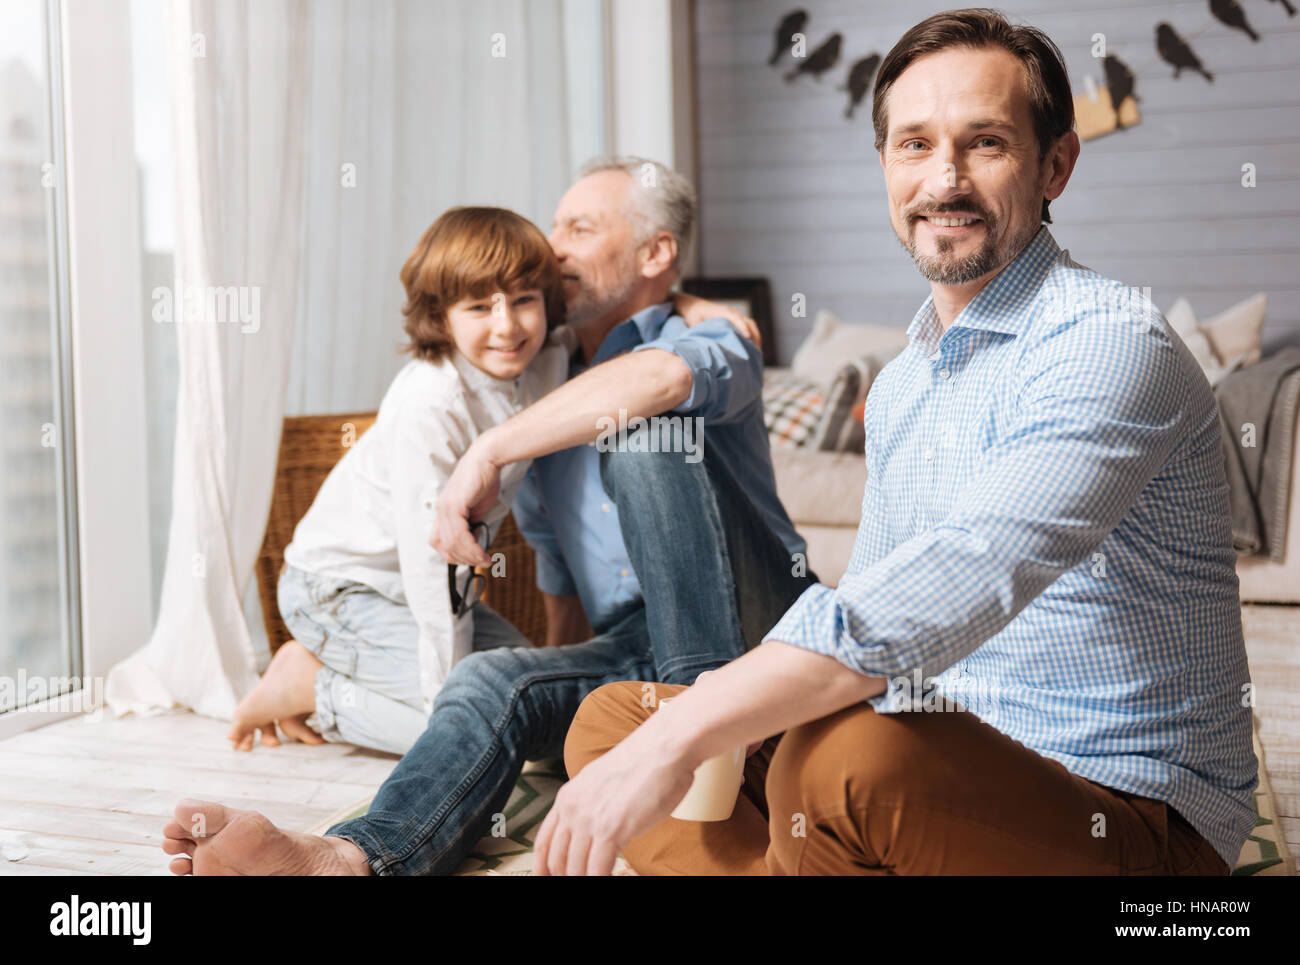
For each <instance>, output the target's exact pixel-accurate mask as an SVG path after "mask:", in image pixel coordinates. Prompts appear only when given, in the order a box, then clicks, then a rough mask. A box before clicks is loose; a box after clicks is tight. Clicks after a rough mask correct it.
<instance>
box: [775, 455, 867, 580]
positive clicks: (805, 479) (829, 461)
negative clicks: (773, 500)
mask: <svg viewBox="0 0 1300 965" xmlns="http://www.w3.org/2000/svg"><path fill="white" fill-rule="evenodd" d="M772 470H773V473H774V474H775V476H776V494H777V496H778V497H780V499H781V504H782V505H783V506H785V511H786V512H787V513H788V514H789V515H790V520H791V521H792V522H793V523H794V525H795V529H798V530H800V532H802V529H801V524H803V523H813V524H816V525H818V526H849V527H852V528H853V529H855V530H856V529H857V527H858V520H859V519H860V518H861V515H862V490H863V487H864V486H866V484H867V463H866V459H865V458H864V457H863V455H862V454H861V453H851V452H818V451H817V450H815V449H808V448H806V447H800V448H797V449H795V448H774V449H773V450H772ZM815 565H816V564H815V563H814V566H815Z"/></svg>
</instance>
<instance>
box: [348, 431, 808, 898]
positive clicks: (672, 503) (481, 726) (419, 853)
mask: <svg viewBox="0 0 1300 965" xmlns="http://www.w3.org/2000/svg"><path fill="white" fill-rule="evenodd" d="M601 480H602V482H603V484H604V487H605V490H606V492H607V493H608V494H609V496H610V497H611V498H612V499H613V500H614V501H615V503H616V505H617V506H618V515H619V521H620V524H621V526H622V530H623V538H624V540H625V542H626V544H627V549H628V555H629V558H630V559H631V560H632V565H633V567H634V568H635V569H636V574H637V578H638V580H639V582H640V584H641V588H642V591H643V596H644V604H643V606H642V607H640V608H638V609H636V610H634V611H632V612H631V613H629V614H628V615H626V616H624V617H623V618H622V619H621V620H620V621H619V622H618V623H617V624H616V625H614V626H612V627H609V628H605V629H603V632H601V633H599V634H598V635H597V636H596V637H595V638H593V639H592V640H589V641H587V642H586V643H579V644H573V645H571V646H566V647H542V648H532V647H502V648H498V649H493V650H485V651H482V652H476V653H472V654H470V655H469V656H468V657H466V658H465V659H463V660H462V661H461V662H460V663H459V664H457V665H456V666H455V667H454V668H453V669H452V672H451V674H450V675H449V676H448V678H447V682H446V684H445V685H444V686H443V689H442V691H441V692H440V693H439V695H438V697H437V699H436V700H435V701H434V705H433V713H432V714H431V715H430V717H429V722H428V727H427V728H426V729H425V731H424V733H423V734H422V735H421V736H420V739H419V740H418V741H416V743H415V746H414V747H412V748H411V750H410V751H409V752H408V753H407V754H406V756H405V757H403V758H402V760H401V762H400V763H399V764H398V765H397V767H396V768H395V769H394V770H393V773H392V774H391V775H390V776H389V778H388V780H387V781H385V782H384V785H383V786H382V787H381V788H380V789H379V792H378V794H376V796H375V800H374V803H373V804H372V805H371V807H370V812H369V813H368V814H366V815H365V816H364V817H361V818H355V819H353V820H350V821H344V822H342V823H341V824H336V825H334V827H332V828H330V829H329V830H328V831H327V832H326V834H329V835H334V836H337V837H341V838H346V839H348V840H349V841H351V842H353V843H354V844H356V845H357V846H358V847H359V848H361V850H362V851H363V852H365V854H366V857H367V859H368V860H369V862H370V867H371V870H373V871H374V872H375V873H376V874H410V875H425V874H449V873H451V872H453V871H455V870H456V868H457V867H458V866H459V865H460V863H461V861H462V860H463V859H464V858H465V856H466V855H467V854H469V852H470V851H471V850H473V848H474V846H475V845H476V844H477V843H478V841H479V839H480V838H482V837H483V835H484V834H486V833H487V832H488V830H489V829H490V828H491V827H492V824H493V817H494V815H497V814H499V813H502V812H504V811H505V806H506V802H507V800H508V799H509V797H510V792H511V791H512V790H513V788H514V785H515V781H516V780H517V779H518V777H519V773H520V771H521V770H522V769H523V766H524V764H525V762H527V761H530V760H538V759H543V758H551V757H560V756H562V754H563V748H564V738H565V736H566V734H567V733H568V729H569V725H570V723H572V721H573V717H574V714H575V713H576V712H577V709H578V705H579V704H580V703H582V700H583V698H584V697H586V696H587V694H589V693H591V692H592V691H593V690H595V689H596V688H597V687H599V686H601V685H602V684H606V683H611V682H613V681H616V680H653V681H659V682H662V683H679V684H690V683H692V682H693V681H694V680H695V678H696V676H698V675H699V674H700V673H701V672H702V671H704V670H709V669H712V668H715V667H719V666H722V665H723V664H725V663H727V662H728V661H731V660H733V659H735V658H736V657H739V656H740V655H742V654H743V653H744V652H745V651H746V650H748V649H750V648H751V647H753V646H755V645H756V644H757V643H758V642H759V641H760V640H761V638H762V636H763V635H764V634H765V633H766V632H767V631H768V630H769V629H770V628H771V627H772V626H773V625H774V624H775V623H776V621H777V620H778V619H779V618H780V617H781V616H782V614H784V613H785V611H786V610H787V609H789V607H790V606H791V605H792V604H793V603H794V601H795V600H796V599H797V598H798V597H799V595H800V594H801V593H802V592H803V591H804V589H806V588H807V587H808V586H810V585H811V584H812V583H814V582H816V576H815V575H813V574H811V573H808V574H807V575H804V576H795V575H794V573H795V572H802V568H801V567H797V566H796V565H795V564H794V561H793V560H792V558H791V555H790V552H789V551H788V550H787V549H786V548H785V546H784V545H783V544H782V543H781V541H780V540H779V539H778V538H777V537H776V535H775V534H774V533H773V532H772V531H771V529H769V528H768V526H767V524H766V523H765V522H764V521H763V519H762V517H761V516H760V515H759V512H758V510H757V509H755V508H754V506H753V504H752V503H751V502H750V501H749V498H748V497H747V496H746V495H745V493H744V491H743V490H742V489H741V487H740V486H739V485H738V483H737V482H736V480H735V478H734V477H733V476H732V474H731V472H730V471H729V470H728V468H727V467H726V465H725V464H724V463H723V462H722V461H721V460H720V458H718V457H713V456H711V454H710V453H709V452H708V451H707V450H706V453H705V456H704V459H703V460H702V461H700V462H697V463H687V462H686V461H685V459H684V458H683V457H682V454H681V453H671V452H658V453H657V452H625V451H618V452H604V453H601Z"/></svg>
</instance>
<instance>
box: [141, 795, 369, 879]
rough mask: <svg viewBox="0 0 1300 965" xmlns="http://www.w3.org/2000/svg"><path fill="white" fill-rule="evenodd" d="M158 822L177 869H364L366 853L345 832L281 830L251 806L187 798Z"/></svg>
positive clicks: (255, 871) (227, 871) (213, 871)
mask: <svg viewBox="0 0 1300 965" xmlns="http://www.w3.org/2000/svg"><path fill="white" fill-rule="evenodd" d="M173 814H174V816H175V818H176V820H174V821H170V822H168V823H167V825H166V826H165V827H164V828H163V844H162V849H163V851H165V852H167V854H175V855H188V856H189V857H188V859H187V858H182V857H178V858H176V859H175V860H173V861H172V862H171V864H170V865H168V868H169V869H170V870H171V872H172V874H177V875H187V874H195V875H368V874H371V870H370V864H369V862H367V861H366V856H365V853H364V852H363V851H362V850H361V849H360V848H358V847H357V846H356V845H355V844H353V843H352V842H351V841H348V840H346V839H344V838H335V837H324V838H318V837H317V836H316V835H314V834H301V833H299V832H297V831H284V830H281V829H280V828H277V827H276V826H275V825H274V824H272V823H271V822H270V821H268V820H267V819H266V818H265V817H263V816H262V815H261V814H258V813H257V812H256V811H236V810H235V809H233V808H227V807H223V806H222V805H220V804H214V803H213V802H211V801H197V800H194V799H193V798H186V799H185V800H183V801H181V802H180V803H179V804H177V805H176V810H175V811H174V812H173Z"/></svg>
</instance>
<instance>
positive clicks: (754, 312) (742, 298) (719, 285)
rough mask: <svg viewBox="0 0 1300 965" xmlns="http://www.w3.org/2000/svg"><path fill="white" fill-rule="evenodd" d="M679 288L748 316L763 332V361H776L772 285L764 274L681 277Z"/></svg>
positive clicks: (760, 331) (770, 362)
mask: <svg viewBox="0 0 1300 965" xmlns="http://www.w3.org/2000/svg"><path fill="white" fill-rule="evenodd" d="M682 291H684V292H686V294H688V295H695V296H697V297H699V298H706V299H708V300H709V301H712V302H719V303H720V304H723V305H727V306H728V307H730V308H734V309H736V311H738V312H742V313H743V314H745V315H748V316H749V317H750V318H752V319H753V320H754V321H755V322H756V323H757V324H758V331H759V333H760V334H761V335H762V336H763V365H765V366H769V365H776V330H775V328H774V327H773V319H772V285H771V283H770V282H768V280H767V279H766V278H764V277H751V278H736V277H733V278H702V277H696V278H683V279H682Z"/></svg>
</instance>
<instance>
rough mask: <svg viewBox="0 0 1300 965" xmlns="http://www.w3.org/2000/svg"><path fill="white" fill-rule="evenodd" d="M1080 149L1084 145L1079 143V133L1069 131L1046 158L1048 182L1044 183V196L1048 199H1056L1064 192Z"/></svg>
mask: <svg viewBox="0 0 1300 965" xmlns="http://www.w3.org/2000/svg"><path fill="white" fill-rule="evenodd" d="M1080 150H1082V146H1081V145H1080V144H1079V135H1078V134H1077V133H1075V132H1074V131H1067V132H1066V133H1065V134H1062V135H1061V138H1060V140H1058V141H1057V142H1056V145H1055V147H1053V148H1052V151H1051V153H1050V154H1048V155H1047V157H1046V158H1044V165H1045V171H1044V173H1045V175H1046V177H1047V182H1046V184H1044V185H1043V197H1045V198H1047V200H1048V201H1055V200H1056V199H1057V198H1059V197H1060V196H1061V194H1062V193H1064V191H1065V185H1066V183H1067V182H1068V181H1069V180H1070V175H1071V174H1073V173H1074V165H1075V162H1076V161H1078V160H1079V152H1080Z"/></svg>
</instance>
